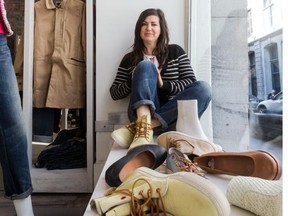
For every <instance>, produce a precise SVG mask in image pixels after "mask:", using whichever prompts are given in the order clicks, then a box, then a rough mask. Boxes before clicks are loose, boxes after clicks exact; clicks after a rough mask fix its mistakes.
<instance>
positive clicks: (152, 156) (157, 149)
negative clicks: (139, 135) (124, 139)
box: [105, 144, 167, 187]
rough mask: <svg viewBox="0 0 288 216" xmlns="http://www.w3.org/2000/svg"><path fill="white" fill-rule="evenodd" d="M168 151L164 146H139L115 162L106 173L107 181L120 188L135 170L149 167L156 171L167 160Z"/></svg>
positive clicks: (110, 184)
mask: <svg viewBox="0 0 288 216" xmlns="http://www.w3.org/2000/svg"><path fill="white" fill-rule="evenodd" d="M166 157H167V151H166V149H164V148H163V147H162V146H159V145H155V144H150V145H139V146H137V147H135V148H133V149H131V150H129V151H128V152H127V154H126V155H125V156H124V157H122V158H121V159H119V160H118V161H116V162H114V163H113V164H112V165H111V166H110V167H109V168H108V169H107V170H106V173H105V181H106V183H107V184H108V185H109V186H111V187H118V186H119V185H120V184H121V183H122V182H123V181H124V180H125V179H126V178H127V177H128V176H129V175H130V174H131V173H132V172H133V171H134V170H135V169H137V168H139V167H149V168H151V169H156V168H157V167H159V166H160V165H161V164H162V163H163V162H164V161H165V159H166Z"/></svg>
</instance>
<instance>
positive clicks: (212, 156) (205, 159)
mask: <svg viewBox="0 0 288 216" xmlns="http://www.w3.org/2000/svg"><path fill="white" fill-rule="evenodd" d="M193 162H196V163H197V164H198V166H199V167H201V168H202V169H203V170H205V171H207V172H208V173H212V174H228V175H240V176H252V177H259V178H263V179H268V180H275V179H279V178H280V177H281V170H282V169H281V166H280V164H279V162H278V160H277V159H276V158H275V157H274V156H273V155H272V154H270V153H268V152H265V151H247V152H214V153H207V154H204V155H201V156H199V157H195V158H194V160H193Z"/></svg>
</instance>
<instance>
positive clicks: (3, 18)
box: [0, 0, 13, 36]
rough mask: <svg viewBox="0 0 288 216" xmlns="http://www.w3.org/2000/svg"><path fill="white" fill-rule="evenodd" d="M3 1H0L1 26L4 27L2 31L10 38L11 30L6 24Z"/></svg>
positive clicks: (7, 23)
mask: <svg viewBox="0 0 288 216" xmlns="http://www.w3.org/2000/svg"><path fill="white" fill-rule="evenodd" d="M4 4H5V3H4V0H0V13H1V19H2V21H3V22H2V24H3V25H4V26H3V27H4V30H5V34H6V35H7V36H11V35H12V34H13V31H12V29H11V26H10V24H9V22H8V19H7V16H6V9H5V5H4Z"/></svg>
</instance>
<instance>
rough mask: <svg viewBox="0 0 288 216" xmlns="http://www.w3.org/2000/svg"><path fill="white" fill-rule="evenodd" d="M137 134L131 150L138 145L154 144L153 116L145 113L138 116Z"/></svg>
mask: <svg viewBox="0 0 288 216" xmlns="http://www.w3.org/2000/svg"><path fill="white" fill-rule="evenodd" d="M135 128H136V129H135V130H136V131H135V136H134V139H133V142H132V143H131V145H130V147H129V150H131V149H132V148H135V147H136V146H140V145H145V144H152V142H153V130H152V125H151V116H150V115H144V116H141V117H140V118H138V120H137V121H136V127H135Z"/></svg>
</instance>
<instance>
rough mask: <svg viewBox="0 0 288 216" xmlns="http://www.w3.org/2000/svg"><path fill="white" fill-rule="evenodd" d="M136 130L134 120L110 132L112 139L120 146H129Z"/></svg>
mask: <svg viewBox="0 0 288 216" xmlns="http://www.w3.org/2000/svg"><path fill="white" fill-rule="evenodd" d="M135 132H136V122H132V123H130V124H128V125H126V126H124V127H121V128H119V129H117V130H114V131H113V132H112V134H111V137H112V138H113V140H114V141H115V142H116V143H117V144H118V145H119V146H121V147H122V148H129V146H130V144H131V143H132V141H133V139H134V135H135Z"/></svg>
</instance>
